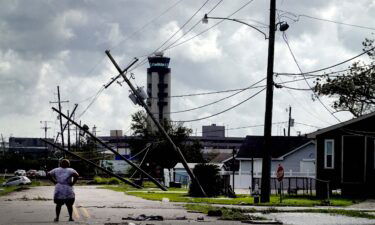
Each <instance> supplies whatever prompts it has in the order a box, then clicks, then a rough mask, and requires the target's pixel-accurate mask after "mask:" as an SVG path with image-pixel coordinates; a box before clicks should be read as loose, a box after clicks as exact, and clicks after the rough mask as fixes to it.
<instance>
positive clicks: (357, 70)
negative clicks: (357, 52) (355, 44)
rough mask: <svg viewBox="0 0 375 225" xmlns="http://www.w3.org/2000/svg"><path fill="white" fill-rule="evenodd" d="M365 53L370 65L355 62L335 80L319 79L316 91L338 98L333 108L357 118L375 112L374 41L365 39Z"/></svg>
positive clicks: (327, 77)
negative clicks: (347, 112)
mask: <svg viewBox="0 0 375 225" xmlns="http://www.w3.org/2000/svg"><path fill="white" fill-rule="evenodd" d="M362 45H363V51H369V52H367V53H366V54H367V55H368V56H369V58H370V59H371V63H370V64H368V63H367V64H364V63H363V62H360V61H358V62H354V63H353V64H352V65H351V66H350V67H349V70H348V71H347V72H346V73H343V74H341V75H339V76H337V77H335V78H332V77H330V75H326V76H325V77H324V78H323V79H320V78H318V79H317V84H316V86H315V91H316V92H317V93H318V94H319V95H326V96H330V97H336V100H335V101H334V102H333V108H334V109H336V110H337V111H349V112H350V113H352V114H353V115H354V116H355V117H359V116H361V115H364V114H367V113H370V112H374V111H375V62H374V59H375V50H373V48H374V47H375V43H374V40H370V39H365V41H364V42H363V43H362Z"/></svg>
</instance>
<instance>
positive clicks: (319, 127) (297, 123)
mask: <svg viewBox="0 0 375 225" xmlns="http://www.w3.org/2000/svg"><path fill="white" fill-rule="evenodd" d="M294 123H295V124H300V125H304V126H308V127H313V128H318V129H320V128H321V127H318V126H314V125H310V124H306V123H299V122H294Z"/></svg>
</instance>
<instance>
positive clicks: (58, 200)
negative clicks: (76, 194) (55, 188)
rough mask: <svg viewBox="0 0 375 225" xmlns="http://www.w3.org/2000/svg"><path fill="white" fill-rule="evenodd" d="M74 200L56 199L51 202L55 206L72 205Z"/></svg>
mask: <svg viewBox="0 0 375 225" xmlns="http://www.w3.org/2000/svg"><path fill="white" fill-rule="evenodd" d="M74 201H75V198H68V199H57V198H55V199H54V200H53V202H54V203H55V204H57V205H64V204H65V205H73V204H74Z"/></svg>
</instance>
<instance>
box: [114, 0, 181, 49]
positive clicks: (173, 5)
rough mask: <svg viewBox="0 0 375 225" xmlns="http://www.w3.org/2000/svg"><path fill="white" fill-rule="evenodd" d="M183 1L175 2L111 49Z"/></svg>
mask: <svg viewBox="0 0 375 225" xmlns="http://www.w3.org/2000/svg"><path fill="white" fill-rule="evenodd" d="M182 1H183V0H179V1H176V2H175V3H174V4H172V5H171V6H170V7H168V8H167V9H165V10H164V11H163V12H162V13H160V14H159V15H157V16H156V17H154V18H152V19H151V20H149V21H148V22H147V23H145V24H144V25H143V26H142V27H140V28H139V29H137V30H136V31H134V32H133V33H131V34H130V35H129V36H127V37H125V38H124V39H123V40H121V41H120V42H119V43H118V44H116V45H114V46H112V47H113V48H114V47H116V46H118V45H120V44H122V43H123V42H124V41H126V40H128V39H129V38H131V37H132V36H134V35H135V34H137V33H139V32H140V31H142V30H144V29H145V28H146V27H148V26H149V25H150V24H152V23H154V21H155V20H158V19H159V18H160V17H162V16H164V15H165V14H167V12H169V11H170V10H172V9H173V8H174V7H176V6H177V5H178V4H180V3H181V2H182Z"/></svg>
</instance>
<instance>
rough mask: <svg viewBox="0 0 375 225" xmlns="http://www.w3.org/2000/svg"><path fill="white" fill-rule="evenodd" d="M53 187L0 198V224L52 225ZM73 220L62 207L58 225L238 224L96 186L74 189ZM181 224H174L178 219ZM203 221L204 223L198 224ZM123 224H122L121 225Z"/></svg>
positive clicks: (53, 211)
mask: <svg viewBox="0 0 375 225" xmlns="http://www.w3.org/2000/svg"><path fill="white" fill-rule="evenodd" d="M53 188H54V187H53V186H41V187H33V188H31V189H29V190H24V191H21V192H14V193H11V194H10V195H7V196H3V197H0V224H1V225H9V224H12V225H17V224H23V225H24V224H56V223H54V222H52V221H53V218H54V216H55V205H54V203H53V201H52V198H53ZM75 192H76V202H75V204H74V213H73V217H74V219H75V222H67V221H68V213H67V210H66V208H65V206H64V207H63V208H62V211H61V215H60V222H59V223H58V224H106V223H107V224H108V223H124V222H132V223H134V224H201V223H204V224H218V225H220V224H223V225H224V224H238V222H236V221H233V222H231V221H217V220H216V219H215V218H213V217H207V216H205V215H203V214H200V213H189V212H187V211H186V210H185V209H184V207H183V206H182V205H181V204H173V203H171V202H159V201H149V200H144V199H141V198H138V197H134V196H129V195H125V194H123V193H121V192H115V191H111V190H106V189H100V188H97V187H96V186H76V187H75ZM142 214H144V215H146V216H163V219H164V221H132V220H123V218H126V217H133V218H135V217H138V216H140V215H142ZM184 217H185V218H186V219H185V220H178V219H182V218H184ZM198 217H203V218H204V222H201V221H198V220H197V219H198ZM125 224H126V223H125Z"/></svg>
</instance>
